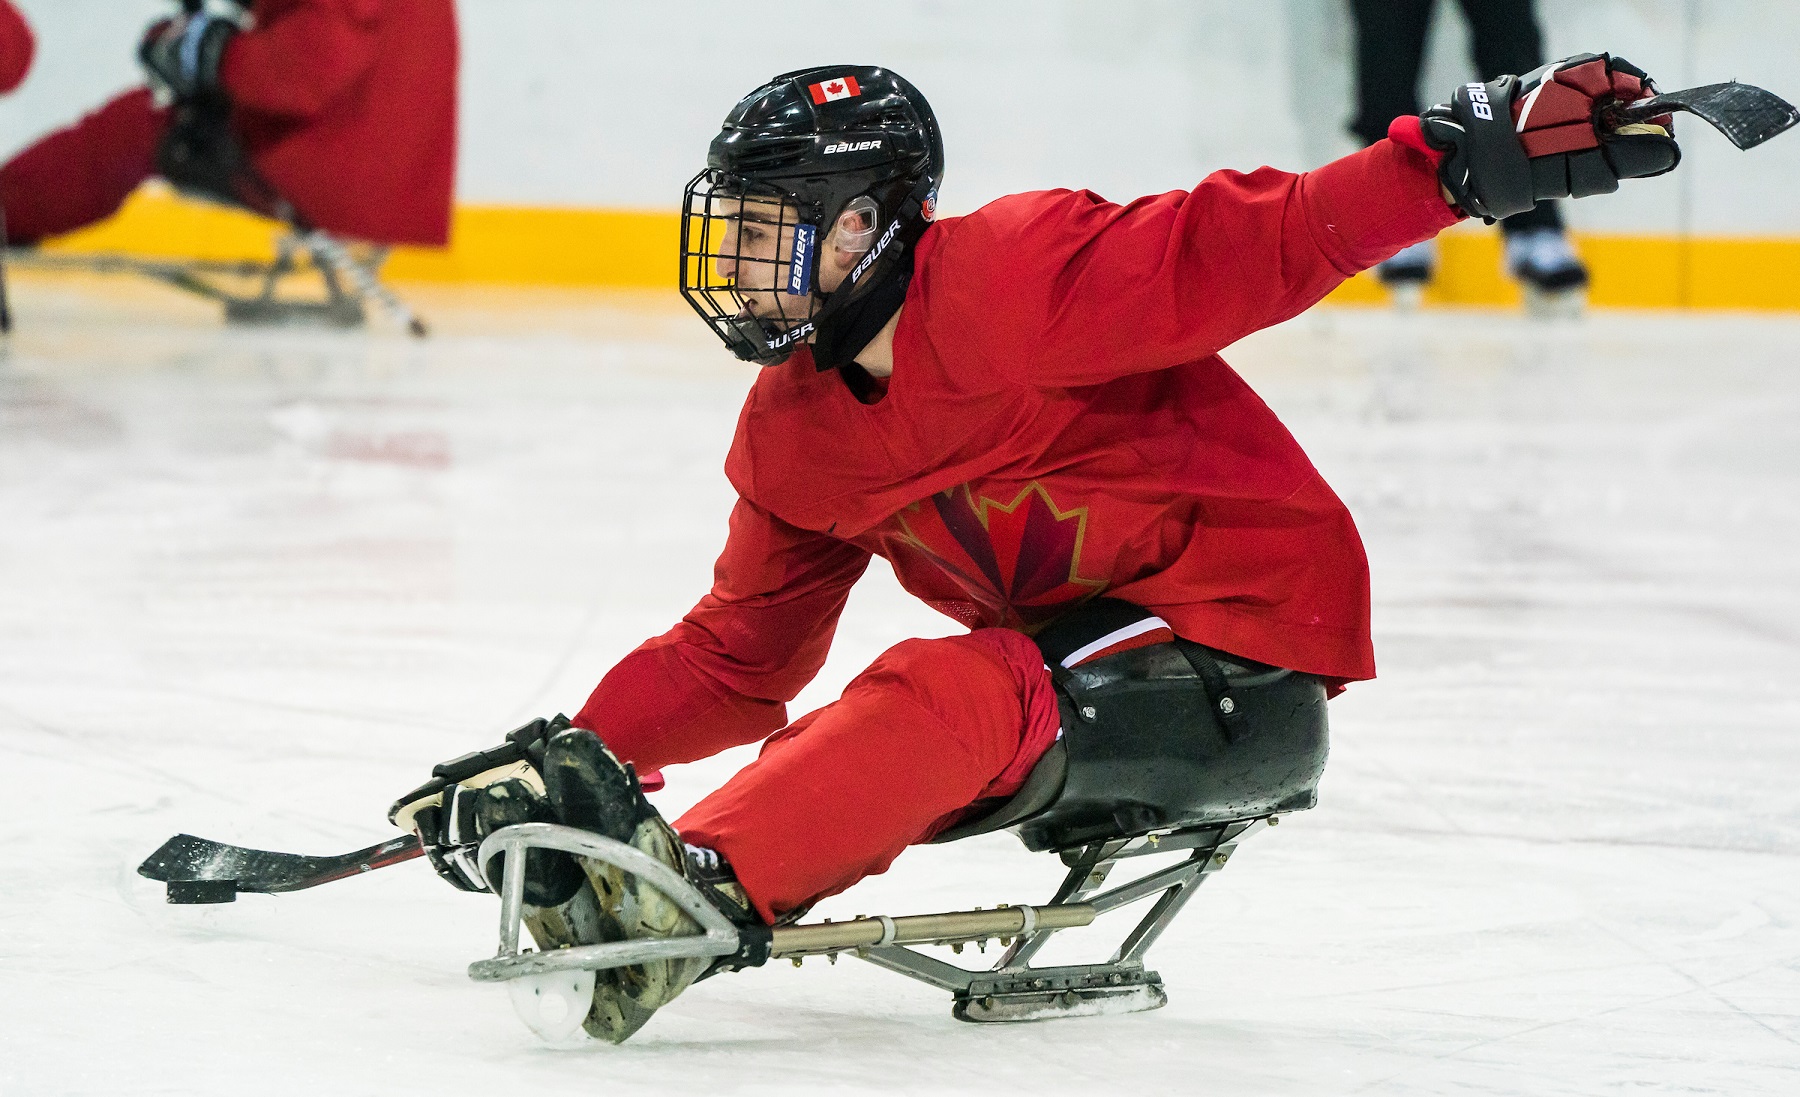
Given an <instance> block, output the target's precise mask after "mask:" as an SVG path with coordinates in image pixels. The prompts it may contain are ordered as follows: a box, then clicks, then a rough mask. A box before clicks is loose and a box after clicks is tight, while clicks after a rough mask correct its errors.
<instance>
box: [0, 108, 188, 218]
mask: <svg viewBox="0 0 1800 1097" xmlns="http://www.w3.org/2000/svg"><path fill="white" fill-rule="evenodd" d="M168 125H169V112H168V111H167V110H162V109H159V108H158V107H157V106H156V104H155V103H153V102H152V101H151V99H150V92H149V89H147V88H139V89H137V90H136V91H129V92H126V93H125V94H124V95H121V96H119V97H118V98H117V99H114V100H113V101H112V102H110V103H107V104H106V105H105V106H103V107H101V108H100V109H99V110H96V111H94V112H93V113H92V114H90V115H88V116H86V117H85V118H82V119H81V120H80V121H79V122H76V123H75V124H74V125H72V126H70V127H68V128H67V129H60V130H57V131H56V132H55V133H52V134H50V135H49V136H47V137H44V138H42V139H41V140H39V141H37V142H36V143H35V144H33V145H31V146H30V147H29V148H27V149H25V150H24V151H23V152H21V153H19V155H17V156H15V157H13V158H12V159H11V160H10V161H8V162H7V163H6V165H5V166H4V167H0V210H5V211H6V234H7V236H8V237H9V238H10V239H11V240H12V241H13V242H14V243H20V244H28V243H34V242H36V241H38V240H42V239H44V238H45V237H48V236H57V235H60V234H62V233H65V232H72V231H74V230H75V229H78V228H82V227H84V226H86V225H91V224H93V223H94V222H96V221H100V220H102V219H104V218H107V217H110V216H112V215H113V214H114V213H116V212H118V209H119V207H120V206H122V205H124V204H125V199H126V197H127V196H129V195H130V194H131V192H132V191H134V190H136V189H137V187H138V184H140V183H142V182H143V181H144V180H146V179H148V178H150V177H151V176H152V175H154V174H155V173H156V145H157V142H158V141H160V140H162V135H163V131H164V130H166V129H167V128H168Z"/></svg>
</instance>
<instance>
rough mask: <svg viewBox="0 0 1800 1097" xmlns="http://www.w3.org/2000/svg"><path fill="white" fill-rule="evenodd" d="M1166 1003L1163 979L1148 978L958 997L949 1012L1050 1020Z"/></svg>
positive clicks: (1004, 1020)
mask: <svg viewBox="0 0 1800 1097" xmlns="http://www.w3.org/2000/svg"><path fill="white" fill-rule="evenodd" d="M1168 1004H1169V996H1168V994H1166V993H1164V991H1163V988H1162V983H1161V982H1147V983H1141V984H1138V985H1136V986H1124V987H1098V988H1087V987H1084V988H1081V989H1078V990H1030V991H1015V992H1013V993H1009V994H984V995H982V996H980V997H969V998H960V997H959V998H958V999H957V1000H956V1004H955V1005H954V1006H952V1007H951V1010H950V1014H951V1016H953V1017H955V1018H956V1019H957V1020H958V1021H968V1022H971V1023H972V1024H978V1025H992V1024H1009V1023H1012V1022H1015V1021H1052V1020H1058V1019H1060V1018H1063V1017H1111V1016H1115V1015H1117V1014H1122V1013H1142V1012H1144V1011H1145V1010H1151V1009H1161V1008H1162V1007H1164V1006H1166V1005H1168Z"/></svg>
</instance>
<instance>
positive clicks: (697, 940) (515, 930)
mask: <svg viewBox="0 0 1800 1097" xmlns="http://www.w3.org/2000/svg"><path fill="white" fill-rule="evenodd" d="M531 849H554V850H560V851H562V852H564V853H573V854H575V855H577V856H580V857H591V858H593V859H594V860H597V861H604V862H606V863H607V864H609V865H612V866H613V867H615V868H618V869H621V870H623V871H625V872H629V873H631V874H632V875H634V876H636V877H638V878H639V879H641V880H643V881H645V882H646V883H648V884H650V885H651V886H652V887H654V888H656V889H657V890H658V891H660V892H662V893H663V894H665V895H667V896H668V897H669V898H670V899H672V900H674V902H675V904H676V905H677V906H679V907H680V908H681V909H682V910H683V911H685V912H686V913H687V914H688V916H689V917H691V918H693V919H694V921H696V922H698V923H699V924H700V927H701V929H702V930H703V931H704V932H702V933H698V934H688V935H685V936H679V937H646V938H635V939H632V940H625V941H611V942H607V943H605V944H599V945H577V946H575V947H573V948H563V949H556V950H554V951H551V952H521V951H520V949H519V926H520V922H521V918H522V911H523V908H524V903H525V856H524V854H525V851H526V850H531ZM500 854H504V855H505V856H506V862H505V868H504V869H503V870H502V872H501V877H502V878H501V879H500V880H499V881H495V880H494V879H492V878H491V877H490V878H489V879H488V886H489V887H491V888H493V889H494V890H495V891H496V892H498V893H499V895H500V951H499V953H498V954H497V955H495V956H494V957H493V958H492V959H488V960H477V961H476V962H475V963H472V964H470V965H469V978H471V979H474V980H475V981H477V982H483V983H492V982H504V983H506V984H507V990H508V991H509V992H510V993H511V995H512V1004H513V1009H514V1011H515V1012H517V1013H518V1015H519V1019H520V1020H522V1021H524V1022H525V1024H526V1026H527V1027H529V1028H530V1029H531V1030H532V1031H533V1032H535V1033H537V1034H538V1035H539V1036H541V1037H543V1038H544V1039H545V1040H547V1041H549V1042H551V1043H561V1042H564V1041H567V1040H571V1039H573V1038H575V1037H576V1034H577V1033H579V1032H580V1031H581V1022H582V1021H583V1020H585V1019H586V1018H587V1013H588V1006H589V1003H590V1002H591V1000H592V998H593V995H594V973H595V972H596V971H603V970H605V969H607V968H615V967H627V966H630V965H632V964H642V963H647V962H649V961H652V960H677V959H685V958H689V957H698V956H724V955H727V954H729V953H733V952H736V951H737V950H738V945H739V941H738V931H737V927H735V926H733V925H732V924H731V921H730V920H729V919H727V918H726V917H725V916H724V915H723V914H721V913H719V911H718V910H717V909H715V908H714V907H713V905H712V904H711V903H709V902H707V901H706V899H705V898H704V897H703V896H702V895H701V894H700V893H699V892H698V891H696V890H695V889H694V888H693V886H692V885H690V884H689V883H688V882H687V881H686V880H684V879H682V878H681V876H680V875H679V874H678V873H676V872H675V870H673V869H671V868H670V867H669V866H668V865H665V864H663V863H662V862H661V861H658V860H657V859H656V858H654V857H651V856H650V855H648V854H646V853H643V852H640V851H639V850H636V849H633V848H632V847H630V846H628V845H626V844H625V843H624V842H618V841H614V840H613V839H611V838H606V837H602V836H601V835H598V834H594V833H592V832H590V831H585V830H577V829H575V828H574V827H565V826H558V825H556V824H554V823H520V824H518V825H516V826H510V827H502V828H501V829H499V830H497V831H495V832H494V833H493V834H490V835H489V836H488V837H487V840H486V841H484V842H482V843H481V848H480V850H479V851H478V852H477V854H476V858H477V860H476V863H477V864H480V865H488V864H492V863H493V858H494V857H495V856H497V855H500ZM496 885H497V886H496Z"/></svg>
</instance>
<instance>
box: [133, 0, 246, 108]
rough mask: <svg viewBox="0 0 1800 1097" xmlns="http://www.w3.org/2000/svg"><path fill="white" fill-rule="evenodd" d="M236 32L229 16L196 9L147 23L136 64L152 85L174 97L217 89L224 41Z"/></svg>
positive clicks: (205, 92)
mask: <svg viewBox="0 0 1800 1097" xmlns="http://www.w3.org/2000/svg"><path fill="white" fill-rule="evenodd" d="M237 32H238V28H237V24H236V23H233V22H232V21H231V20H229V19H223V18H220V17H218V16H214V15H208V14H206V13H205V12H199V13H197V14H194V15H182V16H179V17H177V18H174V19H163V20H160V21H158V22H155V23H152V24H150V29H149V30H147V31H145V32H144V39H143V41H142V42H140V43H138V63H139V64H141V65H143V66H144V73H145V75H146V76H148V77H149V80H150V84H151V86H152V87H154V88H156V89H157V90H159V91H164V92H167V93H168V94H169V95H171V96H173V97H174V98H176V99H192V98H194V97H195V96H197V95H202V94H208V93H215V92H217V91H218V90H219V66H220V65H221V64H223V63H224V60H225V44H226V43H227V42H229V41H231V38H232V36H233V35H235V34H236V33H237Z"/></svg>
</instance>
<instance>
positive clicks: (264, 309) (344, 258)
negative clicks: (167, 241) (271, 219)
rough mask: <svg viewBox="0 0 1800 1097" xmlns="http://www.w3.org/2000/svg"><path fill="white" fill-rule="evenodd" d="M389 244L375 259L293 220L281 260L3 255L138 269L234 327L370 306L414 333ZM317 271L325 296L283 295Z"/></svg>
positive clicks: (345, 324) (342, 324)
mask: <svg viewBox="0 0 1800 1097" xmlns="http://www.w3.org/2000/svg"><path fill="white" fill-rule="evenodd" d="M387 253H388V249H387V248H385V247H380V246H375V247H373V249H372V250H371V252H370V254H369V257H368V258H366V259H364V258H359V257H357V256H356V255H355V254H353V253H352V252H351V250H350V249H349V248H348V247H346V246H345V244H344V243H343V241H341V240H339V239H337V238H336V237H334V236H332V235H331V234H330V233H326V232H321V231H320V230H318V229H305V228H300V227H297V226H295V225H292V224H287V225H286V231H284V232H283V233H282V235H281V236H280V237H279V238H278V239H277V240H276V244H275V258H274V259H273V260H271V261H267V262H264V261H262V260H256V259H244V260H216V259H145V258H141V257H139V256H134V255H124V254H120V253H116V252H99V253H93V254H83V253H77V252H65V253H54V252H44V251H40V250H38V249H36V248H11V249H6V250H4V251H3V252H0V265H3V264H4V263H10V264H12V265H13V266H15V267H18V268H20V269H25V270H49V271H77V272H83V273H90V274H133V275H139V276H142V277H146V278H151V279H154V280H155V281H158V282H161V283H163V284H164V285H168V286H173V287H174V288H176V289H179V290H182V291H183V292H186V293H191V294H194V295H195V296H197V297H204V298H206V299H207V300H210V301H217V302H219V303H220V304H221V305H223V306H224V309H225V320H226V322H227V323H232V324H256V325H268V324H322V325H325V326H328V327H337V328H356V327H362V326H363V325H364V324H365V323H366V322H367V320H368V310H367V307H366V306H367V304H368V302H370V301H373V302H375V303H376V304H378V305H380V306H381V307H382V309H383V310H384V311H386V312H387V313H388V314H389V315H390V316H392V317H393V318H394V319H395V320H396V321H397V322H398V323H400V324H401V325H402V326H404V327H405V328H406V330H407V331H408V332H409V333H410V334H412V335H413V336H415V337H423V336H424V335H425V334H426V333H427V330H426V327H425V323H424V321H423V320H421V319H420V318H419V317H418V315H417V314H416V313H414V312H413V310H412V308H411V307H410V306H408V305H407V304H406V302H404V301H402V300H401V299H400V298H399V297H397V296H396V295H395V294H394V292H393V291H392V290H390V289H389V288H388V287H387V286H386V285H384V284H383V283H382V281H381V279H380V276H379V273H378V272H379V271H380V269H381V264H382V263H383V262H384V261H385V260H386V258H387ZM308 271H316V272H317V273H318V275H319V280H320V281H321V282H322V283H323V284H324V287H325V297H324V299H323V300H297V299H294V298H292V297H284V296H282V295H281V293H280V289H281V283H282V281H283V279H286V278H288V277H291V276H294V275H302V274H305V273H307V272H308ZM230 278H237V279H258V280H260V285H259V286H258V287H257V289H256V290H255V291H254V292H252V293H249V294H243V293H234V292H232V291H231V290H230V289H228V288H227V287H226V286H224V285H223V284H222V280H224V279H230Z"/></svg>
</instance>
